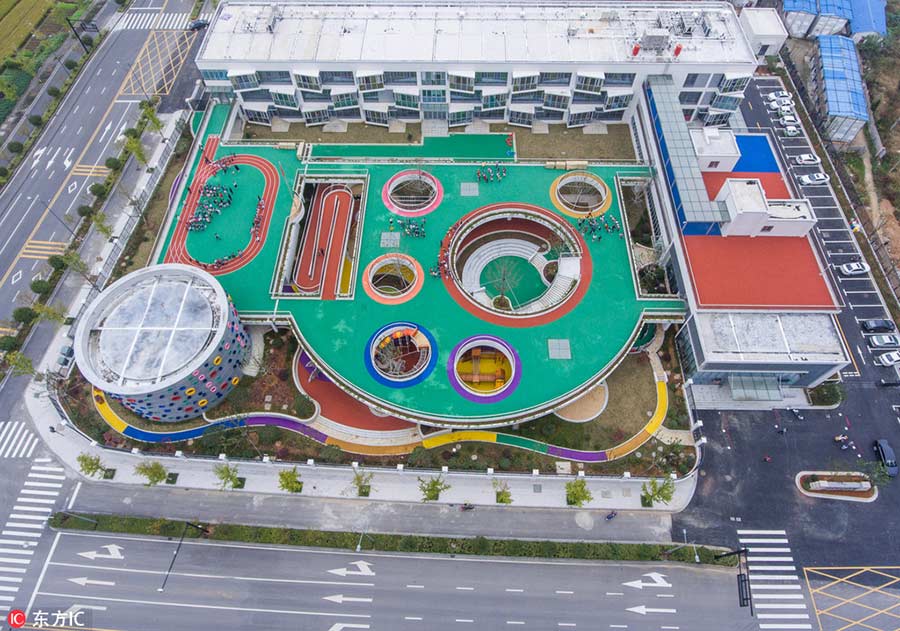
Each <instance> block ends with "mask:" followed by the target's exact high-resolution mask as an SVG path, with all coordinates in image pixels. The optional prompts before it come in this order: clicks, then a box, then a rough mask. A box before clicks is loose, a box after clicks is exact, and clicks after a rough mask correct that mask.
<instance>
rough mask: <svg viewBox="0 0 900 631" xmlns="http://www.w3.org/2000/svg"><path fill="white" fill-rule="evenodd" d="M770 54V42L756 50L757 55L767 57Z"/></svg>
mask: <svg viewBox="0 0 900 631" xmlns="http://www.w3.org/2000/svg"><path fill="white" fill-rule="evenodd" d="M768 54H769V45H768V44H763V45H762V46H760V47H759V50H757V51H756V56H757V57H765V56H766V55H768Z"/></svg>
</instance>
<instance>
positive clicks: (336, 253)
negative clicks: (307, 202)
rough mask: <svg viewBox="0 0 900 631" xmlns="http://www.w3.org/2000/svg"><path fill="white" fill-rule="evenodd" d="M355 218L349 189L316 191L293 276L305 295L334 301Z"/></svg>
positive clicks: (329, 187)
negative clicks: (314, 294) (315, 295)
mask: <svg viewBox="0 0 900 631" xmlns="http://www.w3.org/2000/svg"><path fill="white" fill-rule="evenodd" d="M352 216H353V193H352V192H351V191H350V189H349V188H347V187H346V186H343V185H341V184H329V185H327V186H322V185H319V186H317V187H316V195H315V197H314V198H313V203H312V207H311V208H310V213H309V218H308V219H307V221H306V230H305V231H304V233H303V241H302V242H301V244H300V258H299V260H298V262H297V272H296V274H295V275H294V282H295V283H296V285H297V287H299V288H300V289H301V290H302V291H307V292H315V291H321V297H322V300H334V299H335V297H336V296H337V291H338V284H339V283H340V278H341V269H342V267H343V264H344V248H345V247H346V243H347V237H348V236H349V234H350V221H351V219H352Z"/></svg>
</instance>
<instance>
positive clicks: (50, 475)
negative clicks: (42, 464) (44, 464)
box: [28, 473, 66, 480]
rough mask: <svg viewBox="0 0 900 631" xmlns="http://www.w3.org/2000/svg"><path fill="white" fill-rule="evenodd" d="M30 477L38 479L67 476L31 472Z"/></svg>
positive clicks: (54, 478) (61, 478) (53, 478)
mask: <svg viewBox="0 0 900 631" xmlns="http://www.w3.org/2000/svg"><path fill="white" fill-rule="evenodd" d="M28 477H29V478H36V479H38V480H65V479H66V476H64V475H58V474H55V473H29V474H28Z"/></svg>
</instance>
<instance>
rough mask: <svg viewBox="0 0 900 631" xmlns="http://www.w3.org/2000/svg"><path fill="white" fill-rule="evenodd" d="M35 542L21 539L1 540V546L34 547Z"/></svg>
mask: <svg viewBox="0 0 900 631" xmlns="http://www.w3.org/2000/svg"><path fill="white" fill-rule="evenodd" d="M33 545H34V542H33V541H22V540H21V539H0V546H33Z"/></svg>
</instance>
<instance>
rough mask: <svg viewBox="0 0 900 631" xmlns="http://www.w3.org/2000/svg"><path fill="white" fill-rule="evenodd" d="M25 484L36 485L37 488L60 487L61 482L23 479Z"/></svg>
mask: <svg viewBox="0 0 900 631" xmlns="http://www.w3.org/2000/svg"><path fill="white" fill-rule="evenodd" d="M25 486H32V487H37V488H39V489H61V488H62V484H59V483H57V482H32V481H31V480H26V481H25Z"/></svg>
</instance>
